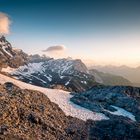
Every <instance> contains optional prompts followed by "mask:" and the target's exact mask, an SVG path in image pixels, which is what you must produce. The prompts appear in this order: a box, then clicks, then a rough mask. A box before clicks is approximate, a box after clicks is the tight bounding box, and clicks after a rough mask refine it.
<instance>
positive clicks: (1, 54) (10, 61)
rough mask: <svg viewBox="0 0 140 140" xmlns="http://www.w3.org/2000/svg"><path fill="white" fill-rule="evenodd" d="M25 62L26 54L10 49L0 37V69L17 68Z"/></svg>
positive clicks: (3, 38) (6, 42)
mask: <svg viewBox="0 0 140 140" xmlns="http://www.w3.org/2000/svg"><path fill="white" fill-rule="evenodd" d="M26 61H27V54H25V53H24V52H23V51H22V50H20V49H16V48H12V45H11V44H10V43H9V42H8V41H7V40H6V38H5V37H4V36H0V68H2V67H7V66H10V67H12V68H18V67H19V66H21V65H24V64H25V63H26Z"/></svg>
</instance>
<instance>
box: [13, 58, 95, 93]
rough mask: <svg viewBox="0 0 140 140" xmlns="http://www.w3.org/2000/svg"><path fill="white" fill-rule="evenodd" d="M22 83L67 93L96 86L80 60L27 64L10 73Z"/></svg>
mask: <svg viewBox="0 0 140 140" xmlns="http://www.w3.org/2000/svg"><path fill="white" fill-rule="evenodd" d="M11 75H12V76H14V77H15V78H17V79H20V80H22V81H24V82H27V83H31V84H34V85H39V86H43V87H50V88H61V89H65V90H69V91H84V90H86V89H89V88H91V87H92V86H93V85H95V84H97V82H96V81H95V78H94V76H93V75H91V74H89V71H88V69H87V67H86V66H85V65H84V63H82V61H81V60H78V59H77V60H72V59H56V60H55V59H48V60H46V61H45V62H38V63H29V64H27V65H24V66H20V67H19V68H18V69H16V70H15V71H13V72H12V73H11Z"/></svg>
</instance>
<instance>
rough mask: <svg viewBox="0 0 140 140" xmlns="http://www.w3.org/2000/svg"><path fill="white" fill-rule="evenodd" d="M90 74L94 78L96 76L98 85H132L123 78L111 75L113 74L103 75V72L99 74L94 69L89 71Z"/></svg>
mask: <svg viewBox="0 0 140 140" xmlns="http://www.w3.org/2000/svg"><path fill="white" fill-rule="evenodd" d="M89 72H90V74H93V75H94V76H95V75H96V81H98V82H99V83H102V84H104V85H112V86H114V85H118V86H119V85H123V86H128V85H132V83H131V82H130V81H129V80H127V79H125V78H123V77H122V76H117V75H113V74H109V73H104V72H100V71H98V70H95V69H91V70H89Z"/></svg>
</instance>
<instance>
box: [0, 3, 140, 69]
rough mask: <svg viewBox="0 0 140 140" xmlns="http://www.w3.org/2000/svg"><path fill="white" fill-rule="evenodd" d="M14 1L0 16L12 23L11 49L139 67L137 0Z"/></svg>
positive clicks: (94, 62)
mask: <svg viewBox="0 0 140 140" xmlns="http://www.w3.org/2000/svg"><path fill="white" fill-rule="evenodd" d="M15 1H16V2H11V1H10V0H5V1H1V5H2V7H1V12H2V13H3V14H1V15H2V18H3V15H4V16H7V15H8V16H9V17H10V19H11V20H12V25H11V29H10V35H8V36H7V38H8V40H9V41H10V42H11V43H12V44H13V47H16V48H21V49H23V50H24V51H25V52H26V53H29V54H36V53H37V54H41V55H42V54H45V55H47V56H50V57H54V58H63V57H72V58H80V59H82V60H83V61H84V62H85V63H86V64H87V65H127V66H131V67H137V66H140V55H139V54H140V53H139V52H140V14H139V13H140V9H139V1H135V2H134V1H133V2H132V1H127V2H126V1H113V2H111V1H110V3H106V2H105V1H102V2H98V1H96V0H95V1H94V0H89V1H84V0H81V1H79V0H77V1H74V0H71V1H63V0H62V1H59V2H58V1H54V0H52V1H50V0H48V1H42V0H34V1H33V0H30V1H27V0H24V1H23V0H21V1H18V0H15ZM108 4H109V5H108ZM52 6H53V9H51V8H50V7H52ZM109 7H111V8H109ZM25 9H26V10H25ZM5 19H6V20H7V17H5V18H4V20H5ZM0 22H1V23H4V22H5V21H2V20H1V19H0ZM5 25H7V30H6V28H4V29H5V31H7V33H8V32H9V29H8V28H9V27H8V25H9V23H5ZM4 27H5V26H4ZM0 29H1V28H0ZM1 31H2V30H1ZM1 33H2V32H1ZM50 47H55V49H51V51H47V49H48V48H50ZM44 50H45V51H44Z"/></svg>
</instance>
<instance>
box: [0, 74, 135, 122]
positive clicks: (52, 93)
mask: <svg viewBox="0 0 140 140" xmlns="http://www.w3.org/2000/svg"><path fill="white" fill-rule="evenodd" d="M5 82H12V83H14V84H15V85H17V86H19V87H20V88H21V89H30V90H37V91H40V92H42V93H44V94H45V95H46V96H47V97H48V98H49V99H50V100H51V101H52V102H54V103H56V104H57V105H58V106H59V107H60V108H61V109H62V110H63V111H64V113H65V114H66V115H69V116H72V117H76V118H79V119H82V120H84V121H86V120H88V119H91V120H108V119H109V118H108V117H107V116H105V115H104V114H103V113H96V112H92V111H90V110H88V109H86V108H83V107H80V106H79V105H76V104H74V103H73V102H71V101H70V98H71V97H72V95H70V93H69V92H66V91H63V90H58V89H48V88H43V87H39V86H34V85H31V84H27V83H24V82H22V81H18V80H16V79H13V78H10V77H8V76H5V75H3V74H0V83H1V84H4V83H5ZM114 108H116V109H117V111H116V112H114V113H113V114H115V115H122V116H126V117H128V118H130V119H131V120H133V121H135V116H133V115H132V114H131V113H130V112H127V111H125V110H123V111H122V109H121V108H118V107H114ZM124 111H125V112H124ZM110 113H112V112H110Z"/></svg>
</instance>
